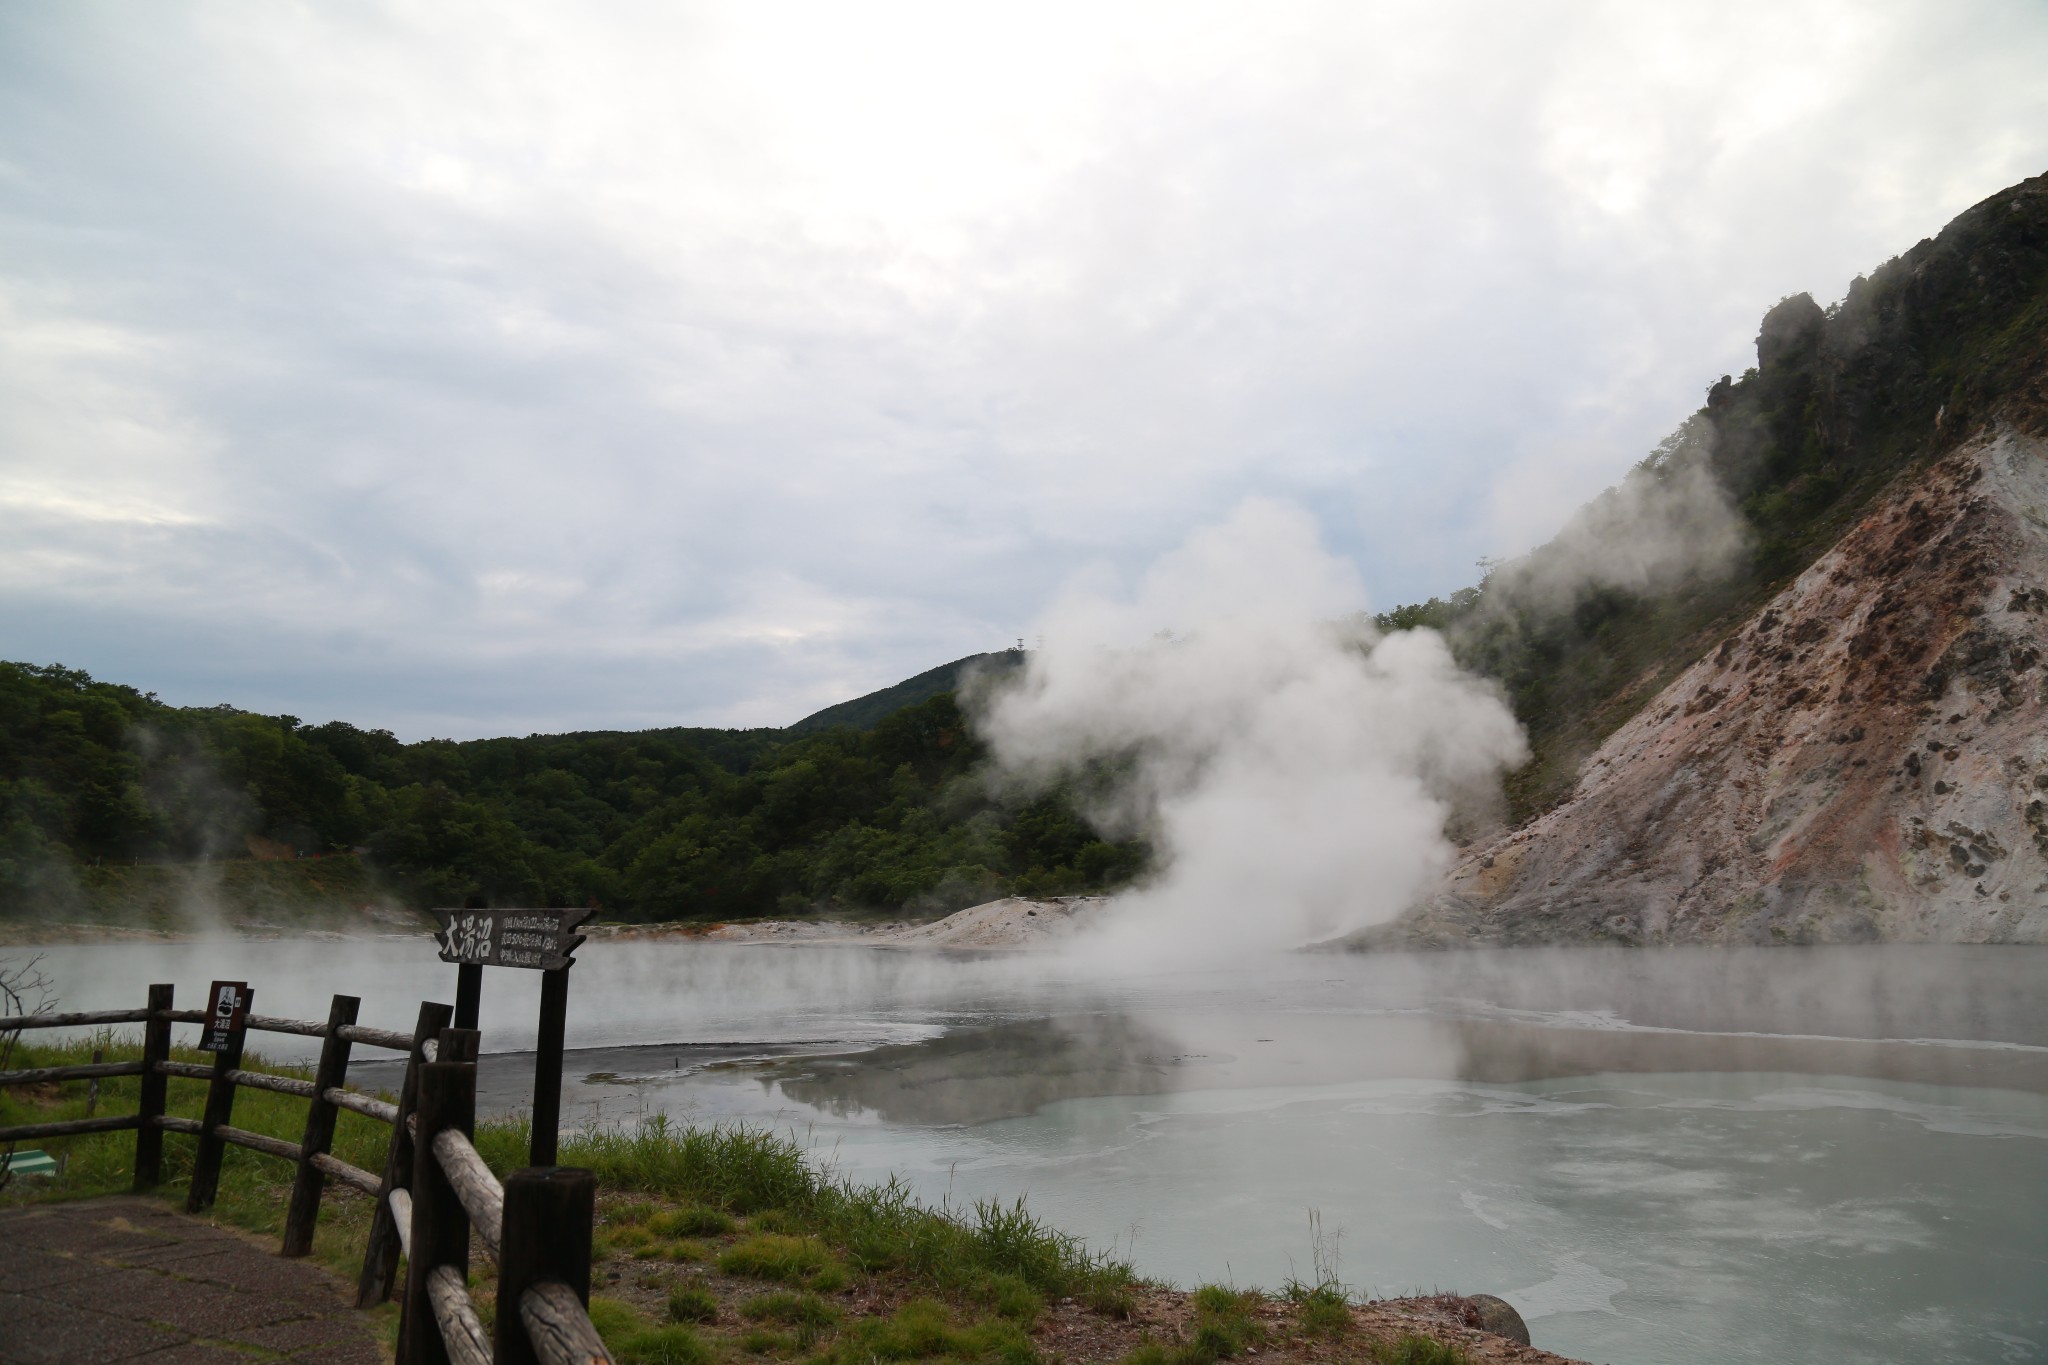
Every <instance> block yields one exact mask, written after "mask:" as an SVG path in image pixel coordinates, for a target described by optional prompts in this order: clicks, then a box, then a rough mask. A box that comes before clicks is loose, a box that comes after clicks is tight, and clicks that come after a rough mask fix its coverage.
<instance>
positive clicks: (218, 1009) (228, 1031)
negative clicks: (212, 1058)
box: [199, 981, 249, 1052]
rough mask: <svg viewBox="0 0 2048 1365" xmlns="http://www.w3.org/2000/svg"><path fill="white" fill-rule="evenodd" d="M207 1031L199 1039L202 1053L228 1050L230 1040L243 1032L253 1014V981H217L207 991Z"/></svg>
mask: <svg viewBox="0 0 2048 1365" xmlns="http://www.w3.org/2000/svg"><path fill="white" fill-rule="evenodd" d="M206 1001H207V1005H206V1008H207V1016H206V1033H205V1036H203V1037H202V1038H200V1040H199V1050H200V1051H201V1052H226V1051H227V1050H228V1043H229V1041H230V1040H231V1039H233V1038H234V1036H235V1035H236V1034H238V1033H240V1032H241V1031H242V1028H243V1025H244V1023H245V1022H246V1021H247V1020H248V1017H249V983H248V982H246V981H216V982H214V983H213V986H212V987H211V989H209V990H208V991H207V993H206Z"/></svg>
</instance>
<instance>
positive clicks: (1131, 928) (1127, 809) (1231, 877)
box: [980, 500, 1526, 960]
mask: <svg viewBox="0 0 2048 1365" xmlns="http://www.w3.org/2000/svg"><path fill="white" fill-rule="evenodd" d="M1365 600H1366V599H1365V592H1364V587H1363V585H1362V584H1361V583H1360V581H1359V579H1358V576H1357V574H1356V572H1355V570H1353V569H1352V567H1351V566H1350V565H1349V564H1347V563H1345V562H1344V561H1342V560H1340V559H1338V558H1337V557H1335V556H1333V555H1332V554H1330V553H1329V552H1328V551H1326V550H1325V549H1324V548H1323V547H1322V545H1321V542H1320V537H1319V534H1318V532H1317V528H1316V526H1315V523H1314V521H1313V520H1312V519H1311V518H1310V517H1309V516H1308V515H1307V514H1306V513H1304V512H1302V511H1301V510H1300V509H1298V508H1294V507H1291V506H1288V505H1285V504H1282V503H1277V502H1272V501H1266V500H1252V501H1248V502H1246V503H1244V504H1243V505H1242V506H1240V507H1239V508H1238V510H1237V511H1236V512H1235V513H1234V514H1233V515H1232V516H1231V517H1230V518H1229V519H1228V520H1226V521H1225V522H1223V523H1222V524H1220V525H1216V526H1212V527H1208V528H1205V529H1203V530H1200V531H1197V532H1196V533H1195V534H1194V535H1192V536H1191V537H1189V539H1188V541H1187V543H1186V544H1184V545H1183V546H1181V547H1180V548H1179V549H1177V550H1174V551H1172V552H1171V553H1169V554H1167V555H1166V556H1164V557H1163V558H1161V559H1160V560H1159V561H1158V563H1156V564H1155V565H1154V566H1153V567H1152V568H1151V569H1150V570H1149V571H1148V572H1147V573H1146V574H1145V575H1144V577H1143V579H1142V580H1141V581H1140V582H1139V584H1138V585H1137V587H1136V589H1135V591H1133V592H1131V593H1129V594H1128V595H1127V596H1124V595H1119V594H1117V593H1115V592H1113V591H1109V590H1104V589H1102V588H1089V587H1086V586H1082V587H1077V588H1075V589H1073V590H1070V591H1069V592H1068V593H1067V594H1066V596H1065V597H1064V598H1063V599H1062V600H1061V601H1060V602H1058V603H1057V604H1056V605H1055V606H1054V607H1053V608H1052V609H1051V610H1050V611H1049V612H1048V613H1047V614H1046V616H1045V617H1044V618H1043V619H1042V620H1041V621H1040V623H1039V628H1040V630H1041V632H1042V638H1043V644H1042V646H1041V648H1040V649H1038V650H1037V651H1036V652H1035V653H1033V654H1032V655H1031V657H1030V659H1029V660H1028V662H1027V664H1026V666H1025V668H1024V669H1023V671H1022V674H1021V676H1019V677H1018V678H1017V679H1016V681H1015V682H1014V683H1013V684H1011V685H1009V686H1005V687H1002V688H1000V689H997V690H994V691H992V692H991V693H990V694H988V695H987V696H985V697H984V698H982V700H981V716H980V725H981V729H982V732H983V734H984V735H985V737H986V738H987V740H988V742H989V744H990V747H991V750H992V752H993V754H994V756H995V759H996V763H997V765H998V769H999V771H1000V772H1002V773H1004V774H1006V775H1007V776H1008V777H1009V778H1011V779H1012V780H1015V781H1019V782H1023V783H1032V784H1037V783H1044V782H1047V781H1051V780H1055V779H1057V778H1058V777H1060V776H1062V775H1065V774H1071V773H1075V772H1077V771H1080V770H1082V769H1084V768H1086V767H1087V766H1088V765H1089V764H1091V763H1093V762H1098V761H1106V766H1107V769H1108V771H1109V772H1111V773H1112V774H1113V775H1114V776H1113V780H1112V781H1111V784H1110V790H1109V791H1108V792H1107V793H1106V794H1105V795H1103V796H1101V797H1100V798H1099V799H1098V800H1097V801H1096V803H1095V806H1094V809H1093V810H1091V812H1090V815H1091V818H1093V819H1094V820H1095V821H1096V823H1097V824H1098V826H1099V827H1101V828H1102V829H1103V830H1104V831H1105V832H1107V833H1113V834H1125V833H1131V832H1139V831H1142V832H1144V833H1146V834H1147V835H1149V836H1150V838H1151V839H1152V841H1153V844H1154V847H1155V849H1156V851H1157V854H1158V860H1157V866H1158V870H1157V872H1156V874H1155V875H1154V877H1153V878H1152V880H1151V881H1150V882H1148V883H1147V884H1145V885H1144V886H1141V887H1139V888H1137V889H1135V890H1133V891H1131V892H1129V893H1127V894H1125V895H1124V896H1122V897H1120V898H1119V903H1118V909H1117V911H1116V913H1115V914H1114V916H1113V917H1112V918H1111V919H1110V920H1109V921H1108V923H1107V925H1106V927H1105V928H1104V929H1103V930H1102V931H1101V935H1100V937H1099V938H1098V939H1097V940H1096V941H1095V942H1093V944H1092V946H1093V947H1095V948H1096V949H1098V950H1099V949H1101V948H1103V947H1106V946H1107V947H1114V948H1117V949H1120V950H1122V952H1119V953H1117V954H1114V955H1115V956H1124V955H1126V954H1128V955H1134V956H1135V955H1143V956H1145V957H1147V958H1150V959H1154V960H1156V959H1159V958H1163V957H1187V956H1200V955H1210V954H1215V955H1221V954H1228V953H1231V952H1234V951H1240V950H1243V949H1248V948H1259V947H1267V948H1285V947H1293V946H1297V945H1299V944H1302V943H1304V942H1309V941H1313V940H1315V939H1319V938H1326V937H1329V936H1331V935H1334V934H1338V933H1342V932H1345V931H1347V930H1351V929H1355V928H1360V927H1363V926H1364V925H1367V924H1370V923H1374V922H1379V921H1384V920H1386V919H1390V918H1392V917H1393V916H1394V915H1396V914H1398V913H1399V912H1400V911H1401V910H1402V909H1404V908H1405V907H1406V906H1408V905H1409V904H1410V903H1411V902H1412V901H1413V900H1414V899H1415V898H1416V897H1417V896H1418V895H1419V894H1420V893H1421V892H1422V891H1423V889H1424V888H1425V887H1426V886H1427V885H1428V884H1429V883H1430V882H1431V880H1432V879H1433V878H1435V877H1436V876H1438V875H1439V874H1440V873H1441V872H1442V871H1443V870H1444V868H1445V867H1446V866H1447V865H1448V863H1449V861H1450V859H1451V858H1452V856H1453V850H1452V848H1451V845H1450V843H1449V841H1448V840H1447V839H1446V837H1445V835H1444V822H1445V819H1446V817H1447V815H1448V814H1449V812H1450V810H1451V807H1452V805H1453V803H1454V802H1457V801H1459V800H1460V799H1461V798H1464V797H1466V796H1468V795H1469V794H1471V793H1473V792H1476V791H1484V790H1490V789H1494V788H1496V787H1497V783H1498V778H1499V775H1500V773H1501V772H1502V771H1503V769H1505V768H1508V767H1511V766H1513V765H1514V764H1517V763H1519V762H1520V761H1522V759H1523V758H1524V756H1525V753H1526V750H1525V746H1524V742H1523V738H1522V733H1521V729H1520V727H1519V726H1518V725H1517V724H1516V722H1515V720H1514V718H1513V716H1512V715H1511V714H1510V713H1509V711H1508V708H1507V706H1506V704H1505V703H1504V702H1503V701H1502V700H1501V698H1500V696H1499V694H1498V692H1497V691H1496V690H1495V689H1494V687H1493V686H1492V685H1491V684H1489V683H1486V682H1484V681H1482V680H1480V679H1478V678H1475V677H1473V676H1471V675H1469V674H1467V673H1464V672H1463V671H1461V670H1460V669H1459V668H1458V666H1457V665H1456V664H1455V663H1454V662H1453V660H1452V658H1451V654H1450V651H1449V649H1448V648H1446V646H1445V644H1444V642H1443V640H1442V638H1441V637H1439V636H1438V635H1436V634H1435V633H1434V632H1431V631H1426V630H1418V631H1410V632H1404V633H1401V634H1398V635H1391V636H1385V637H1382V636H1380V635H1378V634H1377V632H1375V631H1374V629H1373V628H1372V626H1371V625H1370V622H1369V618H1368V617H1367V616H1365V615H1364V613H1363V612H1362V611H1361V610H1360V609H1361V607H1362V606H1363V605H1364V603H1365ZM1162 628H1164V629H1162ZM1105 940H1106V942H1105Z"/></svg>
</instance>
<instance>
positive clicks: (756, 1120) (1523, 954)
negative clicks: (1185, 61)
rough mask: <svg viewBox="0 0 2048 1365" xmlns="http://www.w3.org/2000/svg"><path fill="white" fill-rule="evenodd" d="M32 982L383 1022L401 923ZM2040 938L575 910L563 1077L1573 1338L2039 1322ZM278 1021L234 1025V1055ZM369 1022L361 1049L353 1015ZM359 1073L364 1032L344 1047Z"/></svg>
mask: <svg viewBox="0 0 2048 1365" xmlns="http://www.w3.org/2000/svg"><path fill="white" fill-rule="evenodd" d="M6 951H7V952H9V953H10V954H12V955H16V956H20V955H22V954H24V953H27V952H34V951H40V952H42V953H43V954H44V965H45V967H46V968H47V970H48V971H49V973H50V974H51V975H52V976H53V977H54V978H55V980H56V982H57V984H58V987H59V990H60V993H61V996H62V1006H61V1007H62V1008H67V1009H93V1008H113V1007H117V1006H122V1005H130V1004H133V1005H140V1004H141V1003H142V999H143V991H144V986H145V984H146V983H147V982H150V981H153V980H154V981H163V980H175V981H176V982H177V986H178V995H179V1000H180V1003H181V1004H184V1005H188V1006H189V1005H192V1004H196V1003H197V1002H198V1000H199V998H200V995H201V993H202V992H203V990H204V988H205V986H206V983H207V982H208V981H209V980H211V979H215V978H219V979H247V980H248V981H249V982H251V983H252V985H253V986H254V988H255V991H256V1008H257V1009H258V1010H259V1011H260V1012H262V1013H268V1014H287V1015H293V1016H297V1017H302V1018H317V1017H322V1016H324V1013H325V1009H326V998H327V996H328V995H329V994H330V993H332V992H334V991H336V990H342V991H347V992H349V993H351V994H357V995H360V996H362V997H363V1011H362V1018H363V1020H364V1022H366V1023H371V1024H377V1025H381V1026H385V1027H393V1028H407V1029H409V1028H410V1027H411V1021H412V1017H413V1014H414V1012H415V1010H416V1009H417V1004H418V1001H419V1000H420V999H422V998H423V997H429V996H431V997H432V998H434V999H440V1000H449V999H452V998H453V995H454V969H453V968H452V967H444V966H443V965H442V964H440V963H439V962H438V961H436V960H435V957H434V949H433V947H432V945H431V943H430V942H428V941H427V940H425V939H424V938H422V939H418V940H409V941H402V940H381V941H376V942H371V943H348V944H342V943H327V942H320V943H277V942H268V943H264V942H240V941H236V942H209V943H196V944H186V945H175V946H164V945H160V944H147V945H145V944H99V945H62V946H52V947H49V948H46V949H39V950H27V949H9V950H6ZM2044 983H2048V949H2042V948H2011V947H2002V948H1905V947H1891V948H1831V949H1814V950H1796V949H1778V950H1759V951H1726V950H1710V949H1690V950H1672V951H1659V952H1595V951H1563V950H1557V951H1551V950H1542V951H1536V950H1525V951H1518V952H1499V953H1463V954H1440V955H1424V956H1394V955H1388V956H1339V955H1310V954H1302V955H1291V956H1284V957H1274V958H1271V959H1267V960H1247V961H1240V962H1237V963H1235V964H1233V965H1232V966H1231V967H1230V968H1228V969H1226V970H1216V971H1184V970H1176V971H1170V972H1167V971H1161V972H1147V971H1127V972H1107V971H1099V970H1082V969H1079V968H1075V967H1070V966H1066V965H1063V964H1062V963H1061V961H1060V960H1058V959H1054V958H1045V957H1037V956H1001V957H994V956H988V957H965V956H940V955H929V954H913V953H905V952H894V951H889V950H885V949H875V948H830V947H786V946H759V947H747V946H734V945H710V946H701V945H690V944H683V943H669V942H655V943H624V942H599V943H592V944H590V945H588V946H586V947H585V948H584V949H583V950H582V952H581V954H580V961H579V963H578V965H577V967H576V969H575V971H574V973H573V976H572V985H571V991H570V1001H569V1014H570V1023H569V1028H570V1035H569V1043H570V1047H571V1049H572V1051H571V1053H570V1056H569V1064H568V1072H567V1076H568V1081H567V1086H566V1089H565V1110H566V1111H567V1115H568V1117H569V1118H570V1119H571V1120H572V1121H576V1122H602V1123H607V1124H609V1123H634V1122H638V1121H639V1120H641V1119H642V1118H644V1117H647V1116H651V1115H654V1114H657V1113H666V1114H667V1115H669V1116H670V1117H671V1118H672V1119H677V1120H687V1121H695V1122H708V1121H744V1122H747V1123H752V1124H758V1125H767V1126H772V1127H774V1128H777V1129H780V1130H783V1131H787V1132H792V1133H794V1135H795V1136H796V1139H797V1140H798V1141H799V1142H800V1143H802V1144H803V1145H804V1146H805V1147H806V1148H807V1149H808V1150H810V1151H811V1152H812V1153H814V1154H815V1156H816V1158H817V1159H818V1160H819V1161H821V1162H826V1163H830V1165H831V1166H833V1167H834V1168H835V1169H836V1170H837V1171H838V1172H839V1173H840V1174H842V1175H844V1176H846V1177H849V1178H852V1179H856V1180H878V1179H881V1178H884V1177H886V1176H887V1175H889V1174H890V1173H892V1172H893V1173H895V1174H896V1175H898V1176H900V1177H901V1178H902V1179H904V1180H905V1181H906V1182H908V1183H909V1184H910V1185H911V1186H912V1187H913V1188H915V1189H916V1190H917V1191H918V1192H919V1193H920V1194H921V1195H922V1196H924V1197H925V1198H926V1199H928V1200H931V1201H934V1202H936V1201H939V1200H947V1199H949V1200H951V1201H953V1202H954V1203H955V1204H971V1203H972V1202H973V1201H975V1200H977V1199H1000V1200H1003V1201H1006V1202H1007V1201H1009V1200H1013V1199H1015V1198H1016V1197H1018V1196H1020V1195H1023V1196H1028V1200H1029V1206H1030V1207H1031V1208H1032V1209H1033V1210H1034V1211H1036V1212H1037V1213H1038V1214H1039V1215H1040V1216H1041V1217H1043V1218H1045V1219H1047V1220H1048V1221H1050V1222H1051V1223H1053V1224H1055V1225H1056V1226H1059V1227H1061V1228H1063V1229H1065V1230H1067V1231H1069V1232H1071V1233H1074V1234H1076V1235H1078V1236H1080V1237H1082V1238H1084V1239H1086V1240H1087V1241H1088V1242H1089V1243H1090V1244H1092V1245H1094V1246H1096V1247H1098V1248H1103V1249H1114V1250H1115V1251H1116V1253H1117V1254H1119V1255H1123V1256H1127V1257H1128V1258H1130V1259H1131V1260H1132V1261H1134V1262H1135V1263H1136V1265H1137V1267H1138V1269H1139V1270H1140V1271H1141V1272H1142V1273H1145V1274H1148V1275H1152V1276H1156V1277H1160V1278H1163V1279H1168V1280H1172V1281H1175V1282H1178V1283H1180V1284H1182V1285H1193V1284H1197V1283H1201V1282H1206V1281H1212V1280H1213V1281H1224V1282H1234V1283H1236V1284H1238V1285H1240V1286H1244V1285H1258V1286H1262V1287H1266V1288H1269V1289H1270V1288H1277V1287H1278V1286H1279V1285H1280V1284H1281V1282H1282V1281H1284V1280H1285V1279H1286V1278H1287V1277H1288V1276H1290V1275H1298V1276H1301V1277H1302V1278H1312V1274H1313V1265H1312V1246H1311V1230H1310V1223H1309V1212H1310V1210H1315V1211H1317V1212H1318V1213H1319V1214H1320V1218H1321V1226H1322V1229H1323V1233H1324V1236H1325V1239H1326V1240H1327V1239H1329V1238H1330V1237H1332V1236H1333V1235H1338V1234H1341V1236H1340V1238H1339V1240H1338V1242H1337V1253H1338V1259H1337V1267H1336V1268H1337V1273H1338V1275H1339V1277H1340V1278H1341V1279H1342V1280H1343V1281H1344V1282H1345V1283H1347V1284H1348V1285H1350V1286H1352V1287H1353V1288H1354V1289H1355V1290H1357V1291H1360V1292H1370V1293H1377V1294H1398V1293H1406V1292H1412V1291H1416V1290H1424V1291H1427V1290H1429V1289H1432V1288H1442V1289H1455V1290H1460V1291H1464V1292H1490V1293H1497V1294H1500V1295H1501V1296H1502V1297H1504V1298H1506V1299H1507V1300H1509V1301H1510V1302H1511V1303H1513V1304H1514V1305H1515V1306H1516V1307H1517V1308H1518V1309H1520V1310H1521V1313H1522V1315H1523V1316H1524V1317H1525V1318H1526V1319H1527V1320H1528V1322H1529V1325H1530V1328H1531V1332H1532V1334H1533V1336H1534V1338H1535V1341H1536V1344H1537V1345H1539V1346H1543V1347H1546V1348H1548V1349H1550V1350H1554V1351H1559V1352H1563V1353H1565V1354H1568V1355H1573V1356H1579V1357H1582V1358H1585V1359H1588V1360H1592V1361H1611V1362H1617V1363H1619V1362H1629V1363H1630V1365H1649V1363H1652V1362H1656V1363H1663V1362H1688V1363H1690V1362H1710V1361H1711V1362H1725V1361H1773V1362H1781V1361H1785V1360H1828V1361H1887V1362H1889V1361H1930V1362H1931V1361H1973V1362H1974V1361H2001V1362H2003V1361H2014V1362H2016V1361H2033V1360H2048V990H2044V989H2043V986H2044ZM537 999H538V978H537V976H536V975H535V974H533V973H528V972H517V971H497V970H494V971H492V972H490V973H489V974H488V980H487V982H486V986H485V995H484V1009H483V1021H482V1022H483V1029H484V1046H485V1049H486V1052H487V1054H489V1055H487V1056H486V1057H485V1060H484V1067H483V1073H482V1085H483V1091H484V1096H483V1098H484V1102H485V1104H486V1105H489V1106H493V1107H495V1108H498V1109H513V1108H518V1107H521V1106H522V1105H523V1103H524V1101H525V1097H526V1096H527V1095H528V1094H529V1093H530V1086H531V1083H532V1063H533V1059H532V1055H531V1053H530V1052H525V1051H523V1050H524V1049H528V1048H530V1047H531V1046H532V1041H533V1026H534V1016H535V1011H536V1004H537ZM299 1041H303V1040H292V1039H286V1038H282V1037H275V1036H267V1037H264V1039H263V1043H262V1046H265V1047H266V1048H267V1049H268V1051H269V1053H270V1055H272V1056H275V1057H281V1058H283V1057H294V1056H297V1055H299V1054H298V1053H295V1052H294V1050H293V1048H292V1046H291V1045H292V1044H293V1043H294V1042H299ZM372 1055H374V1054H372ZM352 1074H353V1075H355V1076H356V1077H358V1078H359V1080H360V1082H361V1083H362V1084H364V1085H366V1086H374V1085H389V1084H392V1083H393V1081H394V1080H395V1075H396V1072H395V1068H391V1067H384V1068H378V1067H372V1066H366V1065H365V1066H358V1067H357V1068H356V1069H355V1071H354V1072H353V1073H352Z"/></svg>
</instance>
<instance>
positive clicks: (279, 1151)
mask: <svg viewBox="0 0 2048 1365" xmlns="http://www.w3.org/2000/svg"><path fill="white" fill-rule="evenodd" d="M213 1135H214V1136H215V1137H217V1138H219V1139H220V1140H221V1141H222V1142H232V1143H234V1144H235V1146H237V1147H247V1148H248V1149H249V1150H250V1151H252V1152H262V1153H263V1154H264V1155H265V1156H274V1157H282V1158H283V1159H284V1160H286V1161H297V1160H298V1159H299V1158H300V1157H301V1156H303V1155H304V1153H303V1152H301V1151H300V1150H299V1144H298V1143H296V1142H286V1141H285V1140H284V1139H283V1138H274V1137H269V1136H266V1135H265V1134H262V1133H252V1132H250V1131H249V1130H248V1129H247V1128H236V1127H233V1126H232V1125H230V1124H225V1123H216V1124H215V1125H214V1126H213Z"/></svg>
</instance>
